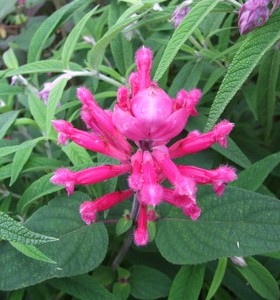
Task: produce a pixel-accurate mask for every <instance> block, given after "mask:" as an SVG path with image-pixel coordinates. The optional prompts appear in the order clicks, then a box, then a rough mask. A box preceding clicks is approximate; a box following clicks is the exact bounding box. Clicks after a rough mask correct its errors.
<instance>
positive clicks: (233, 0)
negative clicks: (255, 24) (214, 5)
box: [225, 0, 242, 8]
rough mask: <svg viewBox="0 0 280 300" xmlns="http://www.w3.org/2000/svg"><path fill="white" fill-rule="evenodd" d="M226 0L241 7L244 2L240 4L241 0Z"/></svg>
mask: <svg viewBox="0 0 280 300" xmlns="http://www.w3.org/2000/svg"><path fill="white" fill-rule="evenodd" d="M225 2H228V3H231V4H233V5H234V6H236V7H238V8H240V7H241V6H242V4H240V3H239V2H237V1H236V0H225Z"/></svg>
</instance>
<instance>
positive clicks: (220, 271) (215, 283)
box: [206, 257, 227, 300]
mask: <svg viewBox="0 0 280 300" xmlns="http://www.w3.org/2000/svg"><path fill="white" fill-rule="evenodd" d="M226 268H227V257H224V258H220V259H219V261H218V265H217V269H216V271H215V275H214V278H213V280H212V282H211V285H210V288H209V290H208V294H207V297H206V300H210V299H212V298H213V296H214V295H215V294H216V292H217V290H218V288H219V287H220V285H221V283H222V281H223V278H224V275H225V272H226Z"/></svg>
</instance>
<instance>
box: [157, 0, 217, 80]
mask: <svg viewBox="0 0 280 300" xmlns="http://www.w3.org/2000/svg"><path fill="white" fill-rule="evenodd" d="M218 2H219V0H201V1H199V2H198V3H197V4H196V5H195V6H194V7H192V9H191V11H190V12H189V13H188V14H187V16H186V17H185V18H184V19H183V21H182V22H181V24H180V25H179V26H178V28H177V29H176V30H175V32H174V34H173V35H172V37H171V39H170V40H169V42H168V44H167V46H166V49H165V51H164V53H163V56H162V59H161V61H160V63H159V66H158V68H157V70H156V74H155V76H154V80H155V81H158V80H159V79H160V78H161V77H162V76H163V74H164V73H165V71H166V70H167V69H168V68H169V66H170V64H171V63H172V61H173V58H174V57H175V56H176V54H177V52H178V51H179V50H180V48H181V46H182V45H183V44H184V43H185V41H186V40H187V39H188V38H189V37H190V36H191V35H192V33H193V32H194V31H195V29H196V28H197V27H198V26H199V25H200V23H201V22H202V21H203V20H204V19H205V17H206V16H207V15H208V14H209V13H210V12H211V11H212V10H213V9H214V7H215V6H216V5H217V4H218Z"/></svg>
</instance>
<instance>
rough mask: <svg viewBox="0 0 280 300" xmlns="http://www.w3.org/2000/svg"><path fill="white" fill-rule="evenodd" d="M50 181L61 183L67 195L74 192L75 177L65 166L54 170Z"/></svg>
mask: <svg viewBox="0 0 280 300" xmlns="http://www.w3.org/2000/svg"><path fill="white" fill-rule="evenodd" d="M50 181H51V182H52V183H53V184H56V185H63V186H64V187H65V188H66V190H67V192H68V196H69V195H70V194H73V193H74V186H75V177H74V176H73V172H71V171H70V170H68V169H66V168H61V169H58V170H56V171H55V172H54V175H53V176H52V178H51V179H50Z"/></svg>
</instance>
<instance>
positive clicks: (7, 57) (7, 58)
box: [3, 48, 18, 69]
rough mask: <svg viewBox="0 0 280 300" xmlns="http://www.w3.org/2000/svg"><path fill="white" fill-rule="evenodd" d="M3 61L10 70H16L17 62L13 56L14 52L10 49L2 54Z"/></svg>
mask: <svg viewBox="0 0 280 300" xmlns="http://www.w3.org/2000/svg"><path fill="white" fill-rule="evenodd" d="M3 61H4V64H5V65H6V66H7V67H8V68H11V69H16V68H18V61H17V57H16V56H15V52H14V50H13V49H12V48H10V49H9V50H7V51H6V52H4V54H3Z"/></svg>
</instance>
